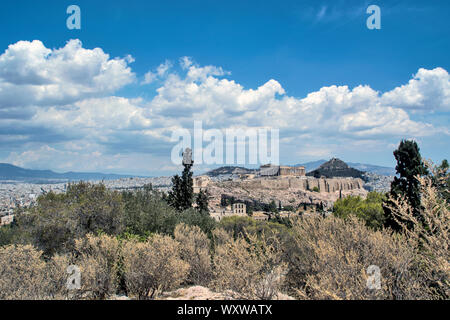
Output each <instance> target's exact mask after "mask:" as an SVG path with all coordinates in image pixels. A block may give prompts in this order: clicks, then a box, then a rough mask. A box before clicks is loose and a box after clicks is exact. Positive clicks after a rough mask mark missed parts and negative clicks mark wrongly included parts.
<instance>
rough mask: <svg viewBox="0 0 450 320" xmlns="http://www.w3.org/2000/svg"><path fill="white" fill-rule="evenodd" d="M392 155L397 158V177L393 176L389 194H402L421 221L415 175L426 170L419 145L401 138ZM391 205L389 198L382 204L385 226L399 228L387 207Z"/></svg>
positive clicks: (417, 182)
mask: <svg viewBox="0 0 450 320" xmlns="http://www.w3.org/2000/svg"><path fill="white" fill-rule="evenodd" d="M394 157H395V159H396V160H397V166H396V167H395V170H396V171H397V174H398V175H399V177H394V181H392V183H391V191H390V195H391V196H392V197H394V198H398V197H401V196H404V197H405V198H406V200H407V201H408V203H409V205H410V206H411V207H412V208H413V214H414V215H415V216H416V217H417V218H418V219H419V221H421V220H422V219H421V216H420V210H421V205H420V184H419V181H418V180H417V176H423V175H426V174H428V170H427V168H426V167H425V165H424V163H423V161H422V157H421V155H420V150H419V146H418V145H417V143H416V142H415V141H411V140H402V141H401V142H400V145H399V146H398V148H397V150H395V151H394ZM391 205H392V202H391V201H389V200H387V201H386V203H385V205H384V211H385V214H386V223H385V226H387V227H390V228H392V229H394V230H399V229H400V225H399V224H398V223H397V222H396V221H395V219H394V217H393V213H392V212H391V210H390V209H389V206H391Z"/></svg>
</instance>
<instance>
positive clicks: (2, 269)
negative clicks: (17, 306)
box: [0, 245, 56, 300]
mask: <svg viewBox="0 0 450 320" xmlns="http://www.w3.org/2000/svg"><path fill="white" fill-rule="evenodd" d="M55 291H56V290H55V288H51V281H50V274H49V272H48V270H47V265H46V263H45V261H44V260H43V259H42V251H40V250H37V249H36V248H34V247H33V246H31V245H8V246H3V247H0V300H4V299H8V300H10V299H11V300H17V299H26V300H36V299H50V298H52V294H51V293H52V292H53V293H54V292H55Z"/></svg>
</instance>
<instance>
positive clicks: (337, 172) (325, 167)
mask: <svg viewBox="0 0 450 320" xmlns="http://www.w3.org/2000/svg"><path fill="white" fill-rule="evenodd" d="M363 173H364V172H362V171H360V170H357V169H354V168H351V167H349V166H348V165H347V164H346V163H345V162H344V161H342V160H340V159H337V158H332V159H331V160H330V161H327V162H325V163H323V164H321V165H320V167H319V168H317V169H316V170H313V171H311V172H308V173H307V174H306V175H307V176H312V177H316V178H320V177H322V176H323V177H326V178H333V177H353V178H361V179H362V178H363Z"/></svg>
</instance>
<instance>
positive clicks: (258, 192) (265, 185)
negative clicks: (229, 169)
mask: <svg viewBox="0 0 450 320" xmlns="http://www.w3.org/2000/svg"><path fill="white" fill-rule="evenodd" d="M363 184H364V182H363V181H362V180H361V179H358V178H331V179H327V178H319V179H317V178H314V177H271V178H255V179H251V180H243V181H222V182H212V183H210V184H208V187H207V190H208V193H209V194H210V205H211V206H212V207H220V199H221V197H222V195H226V196H228V197H234V198H235V200H238V201H250V202H251V201H253V200H255V201H258V202H261V203H270V202H271V201H272V200H275V201H277V203H278V201H280V202H281V205H283V206H285V205H291V206H297V205H299V204H320V205H322V206H324V207H327V208H330V207H332V204H333V203H334V202H335V201H336V200H337V199H339V197H341V196H342V197H345V196H347V195H355V196H361V197H365V196H366V195H367V191H366V190H365V189H364V188H363Z"/></svg>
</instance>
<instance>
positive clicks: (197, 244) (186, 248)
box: [174, 224, 212, 285]
mask: <svg viewBox="0 0 450 320" xmlns="http://www.w3.org/2000/svg"><path fill="white" fill-rule="evenodd" d="M174 235H175V240H177V241H178V242H179V244H180V256H181V259H183V261H185V262H187V263H188V264H189V274H188V277H187V279H186V281H187V282H188V283H190V284H197V285H206V284H208V283H209V281H210V280H211V272H212V270H211V255H210V252H209V251H210V246H211V242H210V241H209V239H208V237H207V236H206V234H205V233H203V232H202V230H201V229H200V228H199V227H198V226H189V225H185V224H179V225H177V226H176V228H175V232H174Z"/></svg>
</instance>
